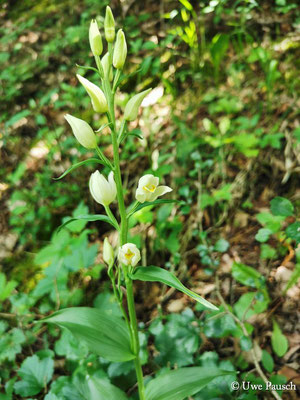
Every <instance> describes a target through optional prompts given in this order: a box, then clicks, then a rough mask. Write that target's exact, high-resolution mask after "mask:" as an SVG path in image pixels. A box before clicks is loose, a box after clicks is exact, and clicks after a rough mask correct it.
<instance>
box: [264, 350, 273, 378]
mask: <svg viewBox="0 0 300 400" xmlns="http://www.w3.org/2000/svg"><path fill="white" fill-rule="evenodd" d="M261 362H262V365H263V367H264V368H265V369H266V370H267V371H268V372H270V373H271V372H273V369H274V360H273V357H272V356H271V354H269V353H268V352H267V351H266V350H263V351H262V356H261Z"/></svg>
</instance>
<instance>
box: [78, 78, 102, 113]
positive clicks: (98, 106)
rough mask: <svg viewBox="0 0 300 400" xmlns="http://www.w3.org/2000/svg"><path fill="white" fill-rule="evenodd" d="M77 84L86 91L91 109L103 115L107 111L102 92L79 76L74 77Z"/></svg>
mask: <svg viewBox="0 0 300 400" xmlns="http://www.w3.org/2000/svg"><path fill="white" fill-rule="evenodd" d="M76 76H77V78H78V80H79V82H80V83H81V84H82V86H83V87H84V88H85V90H86V91H87V93H88V95H89V96H90V98H91V101H92V106H93V109H94V110H95V111H96V112H99V113H105V112H106V111H107V110H108V105H107V101H106V98H105V95H104V93H103V92H102V90H101V89H100V88H99V87H98V86H97V85H95V84H94V83H92V82H90V81H89V80H88V79H86V78H84V77H83V76H81V75H78V74H77V75H76Z"/></svg>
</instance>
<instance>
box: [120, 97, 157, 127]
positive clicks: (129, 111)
mask: <svg viewBox="0 0 300 400" xmlns="http://www.w3.org/2000/svg"><path fill="white" fill-rule="evenodd" d="M151 90H152V89H147V90H144V91H143V92H141V93H138V94H136V95H135V96H133V97H132V98H131V99H130V100H129V101H128V103H127V104H126V106H125V111H124V119H125V121H134V120H135V119H136V118H137V116H138V112H139V107H140V105H141V104H142V101H143V100H144V98H145V97H146V96H147V94H148V93H149V92H150V91H151Z"/></svg>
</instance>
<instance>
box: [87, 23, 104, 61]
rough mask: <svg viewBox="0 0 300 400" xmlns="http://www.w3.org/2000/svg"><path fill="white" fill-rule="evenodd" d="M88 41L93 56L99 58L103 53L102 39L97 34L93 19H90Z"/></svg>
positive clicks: (97, 29)
mask: <svg viewBox="0 0 300 400" xmlns="http://www.w3.org/2000/svg"><path fill="white" fill-rule="evenodd" d="M89 40H90V46H91V50H92V53H93V55H94V56H100V55H101V54H102V51H103V45H102V38H101V35H100V32H99V28H98V24H97V21H96V20H95V19H92V21H91V24H90V31H89Z"/></svg>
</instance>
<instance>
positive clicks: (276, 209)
mask: <svg viewBox="0 0 300 400" xmlns="http://www.w3.org/2000/svg"><path fill="white" fill-rule="evenodd" d="M271 212H272V214H273V215H281V216H283V217H290V216H292V215H293V214H294V206H293V204H292V203H291V202H290V201H289V200H288V199H285V198H284V197H275V198H274V199H273V200H271Z"/></svg>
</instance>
